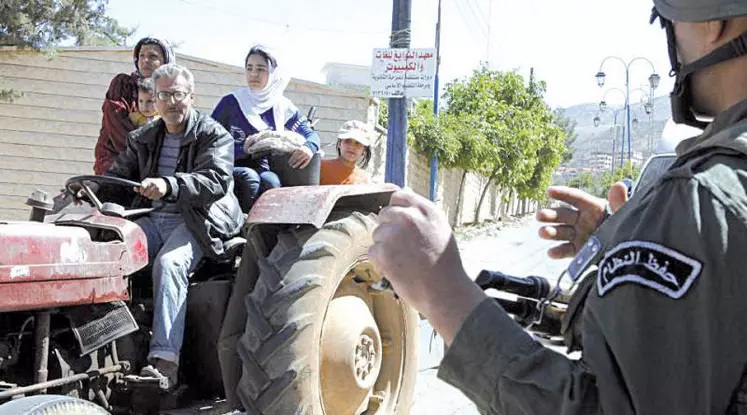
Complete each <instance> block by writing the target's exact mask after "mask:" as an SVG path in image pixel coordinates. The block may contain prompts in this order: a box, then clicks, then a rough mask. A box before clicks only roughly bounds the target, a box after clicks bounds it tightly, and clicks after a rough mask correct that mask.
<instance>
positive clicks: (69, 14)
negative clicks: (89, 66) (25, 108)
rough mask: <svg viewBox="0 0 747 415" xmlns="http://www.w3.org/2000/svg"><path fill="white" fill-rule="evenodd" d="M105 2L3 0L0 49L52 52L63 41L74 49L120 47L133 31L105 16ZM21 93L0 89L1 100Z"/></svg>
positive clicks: (0, 5) (87, 0)
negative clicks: (79, 47)
mask: <svg viewBox="0 0 747 415" xmlns="http://www.w3.org/2000/svg"><path fill="white" fill-rule="evenodd" d="M107 4H108V0H32V1H29V0H2V2H0V46H16V47H19V48H33V49H36V50H46V51H47V52H50V53H51V52H53V51H54V48H55V47H56V46H57V45H58V44H59V43H60V42H64V41H71V40H72V41H73V42H72V43H73V44H74V45H76V46H108V45H123V44H124V43H125V41H126V40H127V38H128V37H129V36H131V35H132V34H133V33H134V32H135V30H134V29H130V28H126V27H123V26H121V25H120V24H119V23H118V22H117V21H116V20H114V19H112V18H111V17H109V16H107V15H106V5H107ZM22 95H23V93H21V92H18V91H15V90H12V89H0V101H6V102H13V100H14V99H15V98H19V97H21V96H22Z"/></svg>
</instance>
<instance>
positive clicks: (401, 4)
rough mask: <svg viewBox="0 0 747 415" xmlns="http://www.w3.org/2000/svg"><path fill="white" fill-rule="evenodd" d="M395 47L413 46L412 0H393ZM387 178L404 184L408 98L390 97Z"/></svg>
mask: <svg viewBox="0 0 747 415" xmlns="http://www.w3.org/2000/svg"><path fill="white" fill-rule="evenodd" d="M393 1H394V5H393V7H392V36H391V40H390V44H389V46H390V47H391V48H409V47H410V15H411V12H412V2H411V0H393ZM388 124H389V126H388V127H389V128H388V131H387V140H386V143H387V145H386V171H385V174H384V179H385V181H386V182H387V183H394V184H396V185H397V186H400V187H404V185H405V172H406V168H407V98H406V97H405V98H390V99H389V120H388Z"/></svg>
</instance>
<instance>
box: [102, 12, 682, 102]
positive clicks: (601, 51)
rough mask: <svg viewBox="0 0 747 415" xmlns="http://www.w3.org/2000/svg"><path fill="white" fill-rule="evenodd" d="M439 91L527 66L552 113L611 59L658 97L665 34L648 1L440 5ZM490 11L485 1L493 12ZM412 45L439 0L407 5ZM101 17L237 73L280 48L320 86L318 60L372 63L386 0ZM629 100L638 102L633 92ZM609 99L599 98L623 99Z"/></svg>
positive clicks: (422, 38) (385, 33)
mask: <svg viewBox="0 0 747 415" xmlns="http://www.w3.org/2000/svg"><path fill="white" fill-rule="evenodd" d="M442 1H443V6H442V7H443V12H442V14H443V15H442V22H443V26H442V35H441V79H442V83H443V82H444V81H448V80H451V79H454V78H459V77H463V76H467V75H469V74H470V73H471V71H472V69H474V68H476V67H477V66H478V65H479V64H480V62H483V61H488V62H489V64H490V66H491V67H492V68H494V69H500V70H512V69H516V70H518V71H519V72H520V73H522V74H523V75H524V76H525V77H528V75H529V68H530V67H534V68H535V69H534V70H535V75H536V77H537V78H539V79H542V80H544V81H546V82H547V84H548V91H547V95H546V99H547V101H548V102H549V103H550V105H552V106H554V107H555V106H563V107H567V106H571V105H574V104H578V103H583V102H592V101H599V100H600V98H601V96H602V92H604V90H602V89H600V88H599V87H597V85H596V81H595V79H594V74H596V72H597V71H598V69H599V64H600V63H601V61H602V60H603V59H604V58H605V57H606V56H610V55H615V56H619V57H621V58H622V59H623V60H625V61H629V60H630V59H632V58H635V57H638V56H642V57H646V58H648V59H650V60H651V61H652V62H653V64H654V65H655V69H656V71H657V72H658V73H659V74H660V75H661V77H662V82H661V85H660V86H659V88H658V89H657V91H656V95H657V96H659V95H665V94H668V93H669V91H670V90H671V87H672V84H673V81H672V79H671V78H669V77H668V73H669V69H670V68H669V60H668V58H667V53H666V38H665V36H664V31H663V30H661V29H660V28H659V25H658V23H656V24H655V25H649V24H648V18H649V15H650V12H651V7H652V3H651V0H614V1H613V0H514V1H505V0H442ZM491 2H492V4H491ZM412 5H413V12H412V47H432V46H433V45H434V39H435V23H436V9H437V0H412ZM108 12H109V14H110V15H111V16H112V17H114V18H116V19H118V20H119V21H120V22H121V23H123V24H125V25H128V26H137V27H138V30H137V32H136V33H135V35H134V36H133V37H132V39H131V41H130V43H131V44H134V42H136V41H137V39H138V38H140V37H142V36H145V35H164V36H165V37H167V38H168V39H169V40H171V41H172V42H178V43H180V44H181V46H180V47H179V49H178V50H179V52H181V53H185V54H189V55H193V56H197V57H200V58H204V59H209V60H214V61H218V62H224V63H229V64H234V65H242V64H243V59H244V56H245V54H246V52H247V50H248V48H249V47H250V45H251V44H253V43H256V42H261V43H266V44H269V45H271V46H273V47H275V48H276V49H277V50H279V51H280V59H282V61H281V63H282V64H285V65H288V68H289V71H290V73H291V75H292V76H294V77H297V78H301V79H307V80H311V81H316V82H323V81H324V77H323V74H322V73H321V69H322V67H323V66H324V64H325V63H327V62H343V63H350V64H358V65H370V63H371V51H372V49H374V48H378V47H386V46H387V45H388V41H389V32H390V29H391V17H392V1H391V0H365V1H364V0H347V1H332V0H315V1H310V0H305V1H303V0H158V1H155V0H110V2H109V9H108ZM623 68H624V67H623V65H622V64H620V63H619V62H615V61H609V62H608V63H607V64H605V67H604V71H605V72H606V73H607V74H608V76H607V85H606V86H610V87H611V86H617V87H623V86H624V79H625V78H624V69H623ZM650 73H651V67H650V66H649V65H648V64H646V63H645V62H641V61H638V62H636V63H635V64H633V65H632V66H631V70H630V74H631V88H636V87H640V86H643V85H645V84H646V83H647V78H648V75H649V74H650ZM631 95H632V96H633V100H634V101H637V100H638V95H635V94H631ZM621 99H622V98H621V96H620V94H616V93H610V94H609V95H608V99H607V101H608V102H610V103H612V104H615V103H616V102H619V101H621Z"/></svg>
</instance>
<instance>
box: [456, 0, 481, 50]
mask: <svg viewBox="0 0 747 415" xmlns="http://www.w3.org/2000/svg"><path fill="white" fill-rule="evenodd" d="M460 1H461V0H454V5H456V7H457V11H459V15H460V16H462V21H463V22H464V24H465V25H466V26H467V30H468V31H469V34H470V35H471V36H472V39H474V40H475V42H477V43H481V42H482V41H483V39H482V38H484V37H485V32H484V31H483V30H482V27H480V26H479V22H477V23H478V25H477V26H478V29H479V30H480V32H481V33H479V34H476V30H475V28H474V25H473V24H472V22H471V21H470V20H469V19H468V18H467V15H466V13H465V12H464V10H463V9H462V5H461V4H459V2H460ZM480 35H482V37H481V36H480Z"/></svg>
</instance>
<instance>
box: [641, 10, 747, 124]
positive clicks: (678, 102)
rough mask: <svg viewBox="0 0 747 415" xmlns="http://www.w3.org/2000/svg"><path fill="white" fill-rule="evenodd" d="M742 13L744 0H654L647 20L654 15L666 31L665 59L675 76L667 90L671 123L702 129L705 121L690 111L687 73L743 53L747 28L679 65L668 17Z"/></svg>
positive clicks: (698, 19) (701, 17)
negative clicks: (671, 85) (670, 90)
mask: <svg viewBox="0 0 747 415" xmlns="http://www.w3.org/2000/svg"><path fill="white" fill-rule="evenodd" d="M745 15H747V1H745V0H654V10H653V12H652V14H651V23H653V22H654V21H655V20H656V19H657V18H658V19H659V20H660V21H661V26H662V27H663V28H664V29H665V30H666V32H667V44H668V47H669V61H670V63H671V65H672V71H671V72H670V76H676V77H677V78H676V80H675V83H674V90H673V91H672V93H671V94H670V100H671V104H672V119H673V120H674V122H675V123H677V124H686V125H689V126H691V127H695V128H700V129H704V128H705V127H706V126H707V125H708V124H707V123H705V122H703V121H700V120H698V119H697V118H695V114H694V113H693V110H692V91H691V87H690V75H692V74H693V73H695V72H697V71H699V70H701V69H704V68H707V67H709V66H713V65H716V64H719V63H721V62H724V61H727V60H730V59H734V58H738V57H740V56H743V55H745V54H747V32H744V33H742V34H741V35H739V36H738V37H736V38H735V39H732V40H731V41H730V42H729V43H727V44H725V45H723V46H721V47H719V48H718V49H716V50H714V51H712V52H711V53H709V54H708V55H706V56H704V57H702V58H700V59H698V60H696V61H695V62H691V63H689V64H687V65H681V64H680V63H679V62H678V61H677V47H676V42H675V37H674V26H673V25H672V21H679V22H706V21H711V20H729V19H733V18H735V17H740V16H745Z"/></svg>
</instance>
